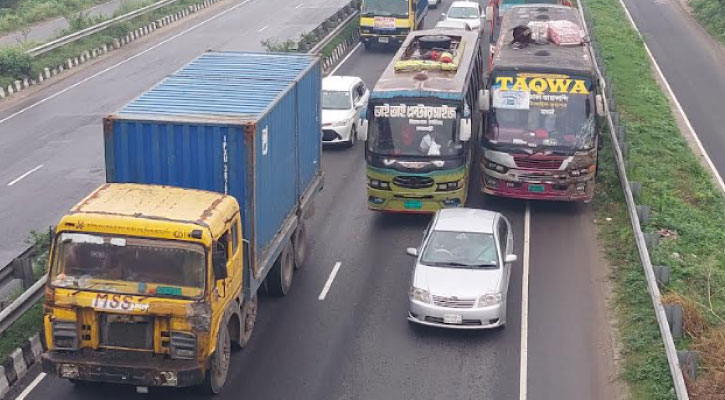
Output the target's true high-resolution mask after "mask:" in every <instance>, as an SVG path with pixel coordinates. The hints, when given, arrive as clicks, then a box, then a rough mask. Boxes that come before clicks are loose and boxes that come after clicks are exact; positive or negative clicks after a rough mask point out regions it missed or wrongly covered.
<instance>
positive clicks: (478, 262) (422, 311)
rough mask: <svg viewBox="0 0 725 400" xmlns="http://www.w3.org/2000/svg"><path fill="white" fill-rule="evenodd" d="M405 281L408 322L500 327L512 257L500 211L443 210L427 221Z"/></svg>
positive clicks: (506, 223)
mask: <svg viewBox="0 0 725 400" xmlns="http://www.w3.org/2000/svg"><path fill="white" fill-rule="evenodd" d="M407 252H408V254H410V255H412V256H415V257H416V264H415V269H414V270H413V276H412V279H411V283H410V290H409V292H408V297H409V309H408V320H409V321H410V322H414V323H417V324H421V325H428V326H437V327H444V328H455V329H486V328H498V327H502V326H504V325H505V324H506V297H507V294H508V288H509V281H510V279H511V268H512V264H513V263H514V262H516V260H517V257H516V255H515V254H513V234H512V232H511V224H510V223H509V221H508V220H507V219H506V218H505V217H504V216H503V215H502V214H500V213H498V212H494V211H486V210H476V209H472V208H446V209H442V210H440V211H438V212H437V213H436V214H435V216H434V217H433V219H432V220H431V223H430V225H429V226H428V229H427V230H426V232H425V236H424V238H423V244H422V245H421V246H420V247H419V248H412V247H411V248H409V249H408V250H407Z"/></svg>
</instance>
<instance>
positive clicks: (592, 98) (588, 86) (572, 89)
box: [479, 5, 603, 202]
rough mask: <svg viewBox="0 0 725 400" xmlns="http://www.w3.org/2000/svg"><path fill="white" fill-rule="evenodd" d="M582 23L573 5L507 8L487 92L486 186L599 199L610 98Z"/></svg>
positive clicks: (512, 193)
mask: <svg viewBox="0 0 725 400" xmlns="http://www.w3.org/2000/svg"><path fill="white" fill-rule="evenodd" d="M582 26H583V25H582V23H581V20H580V18H579V13H578V12H577V10H576V9H575V8H571V7H566V6H558V5H551V6H542V5H532V6H515V7H512V8H511V9H510V10H509V11H508V12H507V13H506V14H505V15H504V17H503V20H502V23H501V32H502V34H501V35H500V37H499V40H498V43H497V46H496V47H495V48H494V55H493V58H492V65H493V67H492V70H491V74H490V77H489V79H488V83H487V89H486V91H485V92H484V98H485V102H484V109H486V113H485V119H486V125H485V129H484V130H483V132H484V133H483V136H482V137H481V139H480V140H479V143H480V144H481V149H480V151H479V157H480V160H479V161H480V165H481V171H482V175H481V185H482V191H483V192H484V193H487V194H491V195H497V196H505V197H515V198H522V199H549V200H564V201H584V202H588V201H590V200H591V199H592V196H593V195H594V181H595V175H596V170H597V150H598V147H599V146H598V145H599V133H600V128H601V127H600V124H601V122H600V118H599V116H600V115H601V113H602V112H603V103H602V96H601V94H600V85H599V80H598V78H597V77H598V75H597V73H596V70H595V68H594V65H593V63H592V54H591V51H590V47H589V45H588V43H587V41H586V40H585V32H584V31H583V28H581V27H582Z"/></svg>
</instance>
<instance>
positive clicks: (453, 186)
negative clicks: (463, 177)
mask: <svg viewBox="0 0 725 400" xmlns="http://www.w3.org/2000/svg"><path fill="white" fill-rule="evenodd" d="M461 186H463V184H462V183H461V181H453V182H442V183H439V184H437V185H436V191H438V192H445V191H449V190H458V189H459V188H461Z"/></svg>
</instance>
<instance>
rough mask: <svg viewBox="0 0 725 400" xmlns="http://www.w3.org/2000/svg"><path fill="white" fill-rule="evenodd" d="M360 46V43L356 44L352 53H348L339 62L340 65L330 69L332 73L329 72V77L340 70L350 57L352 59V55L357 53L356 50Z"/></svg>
mask: <svg viewBox="0 0 725 400" xmlns="http://www.w3.org/2000/svg"><path fill="white" fill-rule="evenodd" d="M361 45H362V43H358V44H357V45H355V47H354V48H353V49H352V51H351V52H350V53H348V55H346V56H345V58H343V59H342V61H340V63H339V64H337V66H335V68H333V69H332V71H330V75H335V72H337V70H338V69H340V67H342V66H343V65H344V64H345V62H346V61H347V60H348V59H349V58H350V57H352V55H353V54H354V53H355V52H356V51H357V49H359V48H360V46H361Z"/></svg>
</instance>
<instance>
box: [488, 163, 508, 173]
mask: <svg viewBox="0 0 725 400" xmlns="http://www.w3.org/2000/svg"><path fill="white" fill-rule="evenodd" d="M484 165H485V166H486V168H488V169H490V170H493V171H496V172H499V173H502V174H503V173H504V172H506V171H508V168H506V167H504V166H503V165H501V164H498V163H495V162H493V161H491V160H485V164H484Z"/></svg>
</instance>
